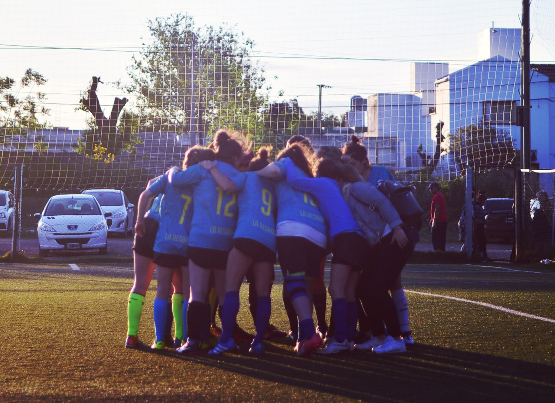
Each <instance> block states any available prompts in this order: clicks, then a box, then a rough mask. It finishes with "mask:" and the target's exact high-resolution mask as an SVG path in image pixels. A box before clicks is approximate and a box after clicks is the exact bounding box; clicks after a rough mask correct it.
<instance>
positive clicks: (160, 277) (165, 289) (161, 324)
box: [151, 264, 175, 349]
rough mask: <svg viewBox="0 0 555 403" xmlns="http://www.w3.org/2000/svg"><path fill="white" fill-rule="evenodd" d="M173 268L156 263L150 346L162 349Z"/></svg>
mask: <svg viewBox="0 0 555 403" xmlns="http://www.w3.org/2000/svg"><path fill="white" fill-rule="evenodd" d="M174 271H175V270H174V269H172V268H168V267H164V266H160V265H159V264H156V280H157V284H158V286H157V288H156V298H155V300H154V332H155V335H156V339H155V341H154V344H152V346H151V348H154V349H162V348H164V347H165V346H166V344H165V342H164V336H165V331H166V322H167V320H168V302H167V301H168V299H169V297H170V294H171V291H172V277H173V273H174ZM168 347H171V346H168Z"/></svg>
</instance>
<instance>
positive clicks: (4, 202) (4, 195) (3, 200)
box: [0, 193, 6, 206]
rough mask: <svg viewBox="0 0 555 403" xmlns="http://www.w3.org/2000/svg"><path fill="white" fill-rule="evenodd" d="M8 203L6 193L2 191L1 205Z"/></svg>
mask: <svg viewBox="0 0 555 403" xmlns="http://www.w3.org/2000/svg"><path fill="white" fill-rule="evenodd" d="M5 205H6V193H0V206H5Z"/></svg>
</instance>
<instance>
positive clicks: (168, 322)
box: [162, 299, 173, 340]
mask: <svg viewBox="0 0 555 403" xmlns="http://www.w3.org/2000/svg"><path fill="white" fill-rule="evenodd" d="M166 304H167V306H166V327H165V328H164V337H168V338H169V337H172V325H173V311H172V300H171V299H168V300H167V301H166ZM162 340H163V339H162Z"/></svg>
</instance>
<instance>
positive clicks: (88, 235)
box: [35, 194, 108, 256]
mask: <svg viewBox="0 0 555 403" xmlns="http://www.w3.org/2000/svg"><path fill="white" fill-rule="evenodd" d="M35 216H37V217H40V219H39V222H38V226H37V233H38V236H39V255H40V256H48V252H49V251H55V250H84V249H98V252H99V254H100V255H104V254H106V253H107V251H108V243H107V238H108V225H107V223H106V217H105V215H104V213H103V212H102V209H101V208H100V204H99V203H98V201H97V200H96V198H95V197H94V196H91V195H84V194H68V195H59V196H52V197H51V198H50V200H48V203H46V206H45V207H44V210H43V212H42V214H40V213H37V214H36V215H35Z"/></svg>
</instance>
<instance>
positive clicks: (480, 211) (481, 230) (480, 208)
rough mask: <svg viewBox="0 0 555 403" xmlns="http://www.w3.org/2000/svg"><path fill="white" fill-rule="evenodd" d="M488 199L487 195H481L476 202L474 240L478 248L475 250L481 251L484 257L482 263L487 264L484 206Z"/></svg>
mask: <svg viewBox="0 0 555 403" xmlns="http://www.w3.org/2000/svg"><path fill="white" fill-rule="evenodd" d="M486 200H487V197H486V195H485V193H483V194H482V193H479V194H478V197H477V198H476V201H475V202H474V206H473V211H474V238H475V241H476V242H475V243H476V246H477V248H475V249H474V250H479V251H480V254H481V255H482V261H483V262H487V261H489V260H490V259H489V258H488V252H487V239H486V212H485V211H484V204H485V203H486Z"/></svg>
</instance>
